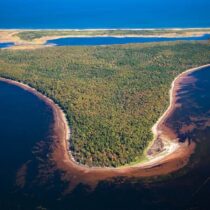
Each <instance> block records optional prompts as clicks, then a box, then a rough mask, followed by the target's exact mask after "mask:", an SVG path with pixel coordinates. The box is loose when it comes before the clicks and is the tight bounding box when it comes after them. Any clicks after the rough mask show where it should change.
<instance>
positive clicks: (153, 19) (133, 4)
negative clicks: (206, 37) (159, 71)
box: [0, 0, 210, 29]
mask: <svg viewBox="0 0 210 210" xmlns="http://www.w3.org/2000/svg"><path fill="white" fill-rule="evenodd" d="M209 8H210V1H209V0H199V1H198V0H176V1H166V0H164V1H163V0H129V1H128V0H127V1H126V0H123V1H122V0H114V1H113V0H101V1H99V0H88V1H87V0H59V1H58V0H36V1H34V0H1V1H0V28H30V29H31V28H36V29H37V28H160V27H210V12H209Z"/></svg>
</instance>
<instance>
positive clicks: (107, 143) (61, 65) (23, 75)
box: [0, 42, 210, 166]
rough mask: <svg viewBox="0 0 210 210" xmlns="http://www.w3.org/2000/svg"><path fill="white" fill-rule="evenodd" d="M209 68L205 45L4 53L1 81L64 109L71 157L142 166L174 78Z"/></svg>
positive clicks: (0, 58)
mask: <svg viewBox="0 0 210 210" xmlns="http://www.w3.org/2000/svg"><path fill="white" fill-rule="evenodd" d="M206 63H210V44H209V43H207V42H203V43H201V42H200V43H199V42H174V43H159V44H158V43H157V44H156V43H153V44H135V45H123V46H117V45H116V46H106V47H52V48H45V49H39V50H31V51H29V50H25V51H12V50H0V76H2V77H6V78H11V79H15V80H18V81H23V82H24V83H27V84H29V85H31V86H33V87H35V88H36V89H38V90H39V91H41V92H42V93H44V94H45V95H47V96H49V97H50V98H52V99H53V100H54V101H56V102H57V103H59V104H60V106H61V107H62V108H63V109H64V111H65V112H66V114H67V117H68V120H69V123H70V126H71V129H72V136H71V150H72V152H73V155H74V157H75V159H76V160H77V161H78V162H80V163H82V164H87V165H90V166H93V165H94V166H120V165H124V164H128V163H131V162H135V161H136V160H139V159H141V158H142V154H143V151H144V149H145V148H146V147H147V145H148V143H149V142H150V141H151V140H152V138H153V136H152V133H151V127H152V126H153V124H154V123H155V122H156V121H157V119H158V118H159V117H160V115H161V114H162V113H163V112H164V110H165V109H166V108H167V106H168V103H169V98H168V90H169V88H170V85H171V82H172V80H173V79H174V77H175V76H176V75H178V74H179V73H180V72H182V71H184V70H186V69H188V68H191V67H195V66H199V65H203V64H206Z"/></svg>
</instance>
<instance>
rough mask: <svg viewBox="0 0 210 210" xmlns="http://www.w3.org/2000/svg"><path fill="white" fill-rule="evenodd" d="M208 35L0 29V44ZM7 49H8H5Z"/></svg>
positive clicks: (22, 46)
mask: <svg viewBox="0 0 210 210" xmlns="http://www.w3.org/2000/svg"><path fill="white" fill-rule="evenodd" d="M208 34H210V28H156V29H155V28H131V29H129V28H124V29H123V28H120V29H117V28H116V29H114V28H113V29H105V28H104V29H0V43H6V42H12V43H14V45H13V46H11V47H9V49H12V50H26V49H28V50H33V49H39V48H45V47H52V46H54V45H51V44H47V42H48V41H50V40H54V39H60V38H105V37H113V38H180V39H181V38H193V37H202V36H204V35H208ZM6 49H8V48H6Z"/></svg>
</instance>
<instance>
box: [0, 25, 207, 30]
mask: <svg viewBox="0 0 210 210" xmlns="http://www.w3.org/2000/svg"><path fill="white" fill-rule="evenodd" d="M201 29H210V27H209V26H208V27H163V28H161V27H157V28H8V29H7V28H0V31H17V30H18V31H51V30H52V31H106V30H113V31H117V30H128V31H130V30H131V31H132V30H133V31H138V30H139V31H143V30H201Z"/></svg>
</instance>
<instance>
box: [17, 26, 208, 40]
mask: <svg viewBox="0 0 210 210" xmlns="http://www.w3.org/2000/svg"><path fill="white" fill-rule="evenodd" d="M199 32H202V33H210V29H186V30H169V29H165V30H161V29H160V30H157V29H156V30H97V31H95V30H80V31H70V30H66V31H65V30H63V31H59V30H36V31H21V32H19V33H18V34H17V35H16V36H18V37H19V38H21V39H22V40H27V41H31V40H33V39H38V38H41V37H43V36H68V35H70V36H81V35H83V36H85V35H87V36H96V35H98V36H99V35H100V36H103V35H109V36H126V35H130V36H132V35H133V36H137V35H139V36H141V35H142V36H144V35H155V36H161V35H162V36H163V35H164V36H167V35H173V36H174V35H176V36H181V35H187V34H189V35H190V34H191V33H192V34H193V33H195V34H196V33H199Z"/></svg>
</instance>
